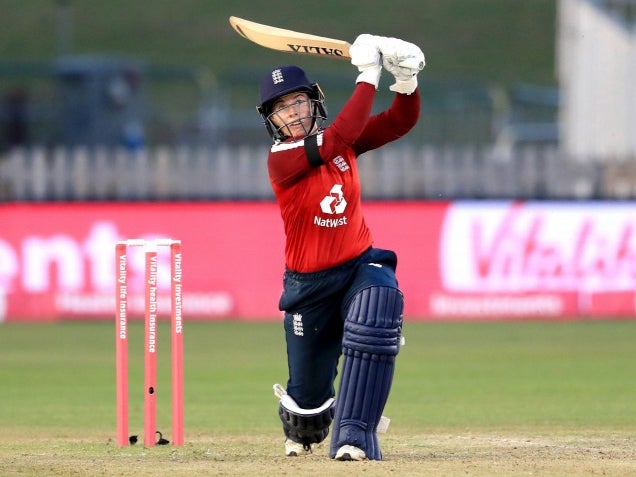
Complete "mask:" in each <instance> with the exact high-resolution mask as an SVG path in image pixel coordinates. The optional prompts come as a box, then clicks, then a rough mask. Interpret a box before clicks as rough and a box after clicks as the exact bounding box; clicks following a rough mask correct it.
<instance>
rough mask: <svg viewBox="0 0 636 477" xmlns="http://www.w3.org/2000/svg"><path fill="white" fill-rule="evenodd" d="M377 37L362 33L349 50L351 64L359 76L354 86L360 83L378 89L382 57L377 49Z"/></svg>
mask: <svg viewBox="0 0 636 477" xmlns="http://www.w3.org/2000/svg"><path fill="white" fill-rule="evenodd" d="M377 38H378V37H376V36H374V35H369V34H367V33H363V34H362V35H359V36H358V38H356V40H355V41H354V42H353V44H352V45H351V47H350V48H349V55H350V56H351V64H352V65H354V66H356V67H357V68H358V71H359V72H360V74H359V75H358V77H357V78H356V84H357V83H360V82H364V83H369V84H372V85H373V86H374V87H375V89H378V85H379V84H380V74H381V73H382V56H381V55H380V49H379V47H378V40H377Z"/></svg>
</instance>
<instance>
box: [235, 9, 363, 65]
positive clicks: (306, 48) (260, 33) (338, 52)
mask: <svg viewBox="0 0 636 477" xmlns="http://www.w3.org/2000/svg"><path fill="white" fill-rule="evenodd" d="M230 24H231V25H232V27H233V28H234V30H236V32H237V33H238V34H239V35H241V36H242V37H244V38H247V39H248V40H250V41H252V42H254V43H256V44H258V45H261V46H264V47H265V48H271V49H273V50H278V51H286V52H289V53H298V54H302V55H312V56H325V57H329V58H339V59H344V60H348V59H350V56H349V47H350V46H351V45H350V44H349V43H347V42H346V41H343V40H336V39H334V38H327V37H324V36H317V35H310V34H308V33H301V32H297V31H293V30H287V29H284V28H277V27H273V26H269V25H263V24H262V23H256V22H252V21H250V20H245V19H244V18H239V17H234V16H232V17H230Z"/></svg>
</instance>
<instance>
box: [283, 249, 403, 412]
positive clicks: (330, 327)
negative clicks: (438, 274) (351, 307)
mask: <svg viewBox="0 0 636 477" xmlns="http://www.w3.org/2000/svg"><path fill="white" fill-rule="evenodd" d="M378 265H381V266H378ZM396 266H397V257H396V255H395V253H394V252H392V251H390V250H382V249H378V248H370V249H368V250H367V251H366V252H364V253H363V254H362V255H360V256H359V257H358V258H355V259H353V260H350V261H348V262H346V263H343V264H341V265H338V266H336V267H333V268H329V269H326V270H321V271H319V272H313V273H298V272H293V271H290V270H287V271H286V272H285V275H284V279H283V284H284V288H283V294H282V296H281V298H280V302H279V307H280V310H281V311H284V312H285V318H284V329H285V338H286V343H287V364H288V367H289V380H288V382H287V392H288V394H289V395H290V396H291V397H293V398H294V399H295V400H296V403H298V405H299V406H300V407H302V408H304V409H312V408H316V407H319V406H321V405H322V404H323V403H324V402H325V401H326V400H327V399H329V398H331V397H334V395H335V388H334V381H335V379H336V375H337V367H338V359H339V357H340V355H341V353H342V335H343V323H344V318H345V316H346V311H347V307H348V304H349V302H350V300H351V297H353V296H354V295H355V294H356V293H358V292H360V291H361V290H363V289H365V288H368V287H370V286H374V285H375V286H386V287H393V288H397V287H398V283H397V278H396V276H395V269H396Z"/></svg>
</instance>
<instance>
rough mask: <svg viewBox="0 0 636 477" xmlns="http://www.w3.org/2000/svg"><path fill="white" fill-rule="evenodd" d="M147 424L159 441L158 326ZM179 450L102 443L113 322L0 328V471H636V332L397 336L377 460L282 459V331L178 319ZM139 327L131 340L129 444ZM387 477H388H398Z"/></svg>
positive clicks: (425, 328) (479, 331)
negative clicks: (181, 370)
mask: <svg viewBox="0 0 636 477" xmlns="http://www.w3.org/2000/svg"><path fill="white" fill-rule="evenodd" d="M162 325H163V326H162V327H161V328H160V335H159V375H158V386H157V388H158V395H157V399H158V419H157V422H158V428H159V429H160V430H161V431H163V432H164V434H166V436H165V437H168V438H170V435H169V434H170V409H169V408H170V402H169V395H170V391H169V389H170V385H169V369H168V368H169V330H168V328H167V327H166V326H165V324H162ZM184 336H185V422H186V425H185V431H186V445H185V446H184V447H182V448H172V447H171V446H160V447H156V448H152V449H145V448H144V447H143V446H142V445H140V444H137V445H136V446H133V447H126V448H124V449H119V448H117V447H116V446H115V443H114V438H115V409H114V404H115V399H114V396H115V389H114V326H113V325H112V323H110V322H62V323H55V324H14V323H4V324H2V325H0V383H1V390H0V429H1V432H0V475H1V476H5V475H38V476H39V475H70V474H72V475H157V474H158V473H164V472H169V473H170V475H172V476H175V475H176V476H179V475H184V476H185V475H206V474H207V475H255V474H260V475H261V476H268V475H277V476H279V475H283V474H285V475H301V474H302V475H344V474H349V475H351V474H352V473H353V474H357V473H358V472H360V473H363V474H364V475H365V476H373V475H387V474H388V473H392V472H396V474H395V475H458V474H462V475H529V474H531V473H532V474H534V475H555V476H556V475H591V474H600V473H603V474H605V475H636V412H635V409H636V405H635V403H636V380H635V379H634V369H635V368H634V366H635V363H636V346H635V345H634V343H636V321H633V320H632V321H606V322H605V321H603V322H600V321H592V322H587V321H577V322H558V323H548V322H527V323H501V322H495V323H411V322H407V324H406V326H405V336H406V346H405V347H404V348H403V349H402V351H401V353H400V356H399V361H398V368H397V372H396V376H395V381H394V387H393V392H392V395H391V398H390V400H389V404H388V406H387V409H386V410H385V411H386V412H385V413H386V414H387V415H388V416H389V417H391V419H392V423H391V428H390V429H389V433H388V434H386V435H384V436H383V437H382V443H383V451H384V456H385V460H384V461H382V462H362V463H342V462H332V461H330V460H329V459H328V458H327V457H326V449H325V448H324V446H323V447H322V448H319V449H318V451H317V452H316V453H315V454H313V455H311V456H308V457H307V458H298V459H288V458H284V457H281V450H282V439H281V431H280V425H279V421H278V417H277V414H276V406H277V403H276V400H275V398H274V397H273V394H272V392H271V386H272V384H273V383H274V382H281V383H284V382H285V376H286V364H285V355H284V343H283V336H282V329H281V325H280V324H279V323H231V322H220V323H217V322H209V323H201V322H197V323H187V324H186V328H185V335H184ZM142 338H143V329H142V325H141V323H134V324H133V326H132V327H131V334H130V358H131V367H130V384H131V389H130V410H131V419H130V427H131V433H136V434H140V435H141V434H142V433H143V424H142V413H143V402H142V399H143V398H142V386H143V384H142V381H143V378H142V375H143V363H142V360H143V357H142ZM397 473H399V474H397Z"/></svg>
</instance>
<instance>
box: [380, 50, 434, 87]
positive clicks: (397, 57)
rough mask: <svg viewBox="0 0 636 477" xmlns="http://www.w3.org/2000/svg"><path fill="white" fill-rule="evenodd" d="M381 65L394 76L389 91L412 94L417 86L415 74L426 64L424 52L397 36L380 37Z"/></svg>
mask: <svg viewBox="0 0 636 477" xmlns="http://www.w3.org/2000/svg"><path fill="white" fill-rule="evenodd" d="M379 47H380V52H381V53H382V66H384V69H386V70H387V71H388V72H389V73H391V74H392V75H393V76H394V77H395V83H394V84H393V85H391V86H389V89H390V90H391V91H395V92H396V93H402V94H412V93H413V92H414V91H415V89H416V88H417V74H418V73H419V72H420V71H421V70H422V69H423V68H424V65H426V60H425V58H424V53H422V50H421V49H420V48H419V47H418V46H417V45H414V44H413V43H409V42H407V41H404V40H400V39H398V38H381V40H380V45H379Z"/></svg>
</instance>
